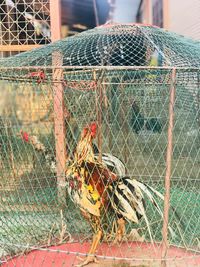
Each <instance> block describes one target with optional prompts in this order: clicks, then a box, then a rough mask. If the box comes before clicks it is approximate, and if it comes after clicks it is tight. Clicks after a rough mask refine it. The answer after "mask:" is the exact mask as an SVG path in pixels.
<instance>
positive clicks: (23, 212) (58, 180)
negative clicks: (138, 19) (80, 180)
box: [0, 26, 200, 266]
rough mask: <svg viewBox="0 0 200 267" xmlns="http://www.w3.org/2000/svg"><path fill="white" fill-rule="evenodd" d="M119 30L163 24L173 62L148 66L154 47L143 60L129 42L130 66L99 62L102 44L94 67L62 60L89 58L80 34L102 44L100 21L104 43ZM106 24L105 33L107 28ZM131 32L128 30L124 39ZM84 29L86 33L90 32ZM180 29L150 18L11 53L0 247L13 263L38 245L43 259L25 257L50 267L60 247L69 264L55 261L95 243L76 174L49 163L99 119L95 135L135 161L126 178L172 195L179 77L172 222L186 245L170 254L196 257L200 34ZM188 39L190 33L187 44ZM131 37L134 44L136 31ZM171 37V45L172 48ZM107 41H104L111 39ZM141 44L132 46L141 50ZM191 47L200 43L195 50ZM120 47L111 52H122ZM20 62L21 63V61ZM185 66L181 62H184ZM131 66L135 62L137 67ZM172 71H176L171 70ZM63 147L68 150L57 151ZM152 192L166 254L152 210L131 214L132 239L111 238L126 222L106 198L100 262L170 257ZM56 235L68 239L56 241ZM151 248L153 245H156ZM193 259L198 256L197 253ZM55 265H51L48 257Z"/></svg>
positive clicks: (2, 127)
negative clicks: (75, 188)
mask: <svg viewBox="0 0 200 267" xmlns="http://www.w3.org/2000/svg"><path fill="white" fill-rule="evenodd" d="M117 29H118V30H119V29H124V31H125V29H126V31H127V32H129V30H130V31H131V32H132V35H133V37H132V35H131V34H130V38H136V39H137V37H135V36H134V34H133V33H135V35H136V36H140V34H139V33H143V35H142V36H143V38H144V39H145V38H146V37H145V36H146V35H147V33H149V32H151V34H149V35H148V36H153V33H156V34H155V35H156V38H157V40H158V39H159V36H165V38H166V39H165V41H163V43H162V45H163V48H162V51H163V54H162V64H163V65H167V64H168V63H169V62H170V64H169V65H168V66H169V67H166V66H163V65H162V66H160V67H156V66H154V67H149V66H146V67H145V65H148V64H149V63H150V61H149V54H148V53H146V52H145V56H144V54H143V52H141V58H138V59H137V60H136V57H135V58H134V59H133V55H135V54H134V53H132V52H130V56H129V61H128V60H127V65H128V62H129V65H130V66H121V67H120V66H101V67H98V66H95V67H94V68H93V67H92V66H91V65H100V64H101V63H100V62H102V61H100V59H99V58H98V56H97V59H95V60H96V61H95V60H94V55H95V54H93V53H91V58H90V57H88V62H87V64H88V65H90V66H89V67H83V68H81V66H71V67H59V64H61V61H62V60H63V62H64V64H65V62H67V63H66V65H68V64H69V62H70V63H71V65H73V64H74V65H75V64H76V65H77V64H78V63H79V65H86V63H85V58H86V54H84V50H83V49H80V53H83V54H84V55H85V56H83V54H78V52H77V51H76V52H75V49H76V48H78V44H77V45H76V42H77V43H79V45H80V44H84V45H85V46H86V47H87V49H86V50H85V51H87V53H88V54H89V52H88V51H92V50H93V48H94V47H95V46H93V44H94V43H95V40H97V39H95V38H94V36H95V35H92V34H91V33H93V32H96V31H98V32H100V33H101V34H100V35H99V37H98V43H101V40H103V39H101V38H105V39H104V40H106V39H109V38H111V40H115V41H116V40H119V39H117V38H122V37H123V34H122V33H121V34H120V33H119V34H118V35H117V33H118V31H117ZM113 32H115V34H116V35H117V36H118V37H116V39H113V38H115V37H113V35H112V33H113ZM144 32H145V34H144ZM103 33H104V34H105V33H107V35H106V34H105V36H106V37H105V36H104V34H103ZM108 33H109V34H108ZM90 34H91V35H90ZM126 34H127V33H125V35H124V40H126V37H125V36H127V35H126ZM87 36H88V37H87ZM91 36H93V38H92V37H91ZM96 36H97V35H96ZM110 36H111V37H110ZM119 36H120V37H119ZM82 37H84V38H85V39H86V40H83V41H81V39H82ZM86 37H87V38H89V39H87V38H86ZM84 38H83V39H84ZM156 38H155V39H154V45H155V40H156ZM160 38H161V37H160ZM176 38H177V36H175V35H174V34H171V33H165V32H164V31H162V30H160V29H156V28H150V27H141V26H114V27H108V28H97V29H95V30H93V31H89V32H88V33H85V34H80V35H79V36H77V37H76V36H75V37H72V38H69V39H67V40H66V41H63V42H62V41H60V42H57V43H55V44H53V45H49V46H47V47H46V48H43V49H38V50H34V51H32V54H31V53H29V52H28V53H24V54H22V55H18V56H15V57H14V58H10V59H7V60H4V61H3V62H4V63H3V64H4V65H5V66H6V65H7V64H13V67H11V66H10V67H7V68H5V67H2V68H1V73H0V78H1V86H0V94H1V105H0V107H1V110H0V114H1V122H0V123H1V124H0V149H1V154H0V155H1V158H0V164H1V169H0V171H1V180H0V190H1V201H0V212H1V228H0V234H1V236H2V238H1V241H0V246H1V254H2V255H1V256H2V260H3V261H8V263H7V264H11V263H10V261H9V258H10V257H13V256H14V255H18V254H20V253H21V254H25V252H27V251H30V250H32V249H35V248H37V249H38V250H39V251H40V252H42V251H45V252H46V254H41V255H40V257H39V256H33V258H31V257H32V256H31V255H30V257H29V254H28V255H27V256H25V257H24V262H23V265H24V266H26V264H27V262H26V257H27V261H28V259H29V261H30V262H29V264H31V265H32V266H35V262H37V260H38V259H39V258H42V262H40V264H39V263H37V266H40V265H41V266H42V264H44V262H45V261H46V259H47V258H48V257H49V256H48V255H50V254H51V253H53V254H56V255H57V253H58V252H59V253H60V254H59V255H61V256H60V257H61V258H62V260H61V263H60V265H58V262H59V259H58V258H57V256H55V258H54V257H53V260H52V262H51V264H49V266H53V265H55V264H56V262H57V265H56V266H69V262H70V264H71V265H72V264H75V263H77V262H78V259H77V258H76V257H75V256H76V255H85V254H86V253H88V251H89V245H88V243H89V242H90V240H91V239H92V235H93V232H92V230H91V227H90V225H89V224H88V219H87V216H82V214H81V212H80V209H79V208H78V207H77V205H76V204H77V203H73V202H72V201H71V199H70V197H69V196H68V194H66V191H67V186H69V183H65V181H67V176H66V177H65V176H64V177H63V176H62V172H60V173H59V175H60V176H59V175H58V170H57V172H56V169H55V166H53V165H52V164H51V163H52V162H54V163H55V162H56V159H57V166H58V165H59V163H60V162H62V161H63V158H62V156H63V155H64V154H63V151H65V150H66V151H67V154H68V155H69V156H73V151H74V149H75V148H76V146H77V143H78V141H79V140H80V133H81V131H82V130H83V128H84V127H85V126H86V125H88V124H90V123H91V122H92V121H96V122H97V127H98V129H99V131H98V136H97V138H96V139H95V140H94V143H95V144H96V146H97V147H98V148H99V150H100V152H102V153H109V154H111V155H115V156H116V157H117V158H118V159H120V160H121V161H122V162H123V163H124V165H125V167H126V176H129V177H131V179H133V178H135V179H137V181H140V182H142V183H143V184H147V185H148V186H151V187H152V188H154V189H155V190H157V191H158V192H160V193H162V194H164V192H165V187H164V177H165V175H166V166H167V163H166V153H167V147H168V142H169V136H168V135H167V132H168V127H169V116H170V114H169V102H170V90H171V88H172V86H173V87H174V88H175V102H174V105H173V112H174V127H173V154H172V172H171V189H170V190H171V197H170V204H171V206H170V210H169V226H170V229H171V230H172V231H171V230H170V229H169V244H170V245H171V246H172V245H175V246H176V247H183V248H185V250H181V252H180V251H176V258H177V261H175V255H174V254H171V252H170V251H169V252H168V255H167V257H166V260H168V262H169V264H170V261H171V260H173V262H175V263H176V264H177V266H184V265H183V264H185V262H187V259H191V258H192V259H193V260H194V259H196V258H197V257H198V255H199V254H198V253H199V252H200V251H199V235H200V232H199V229H200V225H199V224H200V221H199V211H200V206H199V203H200V201H199V200H200V199H199V198H200V195H199V181H200V180H199V177H200V173H199V172H200V171H199V160H200V149H199V144H200V142H199V138H200V135H199V113H200V107H199V94H200V91H199V90H200V89H199V74H200V71H199V69H198V68H197V67H198V64H197V62H198V56H197V55H196V54H197V51H198V44H197V43H193V42H191V41H190V42H189V41H185V39H182V38H180V39H179V42H178V40H177V39H176ZM136 39H135V40H136ZM79 40H80V41H79ZM88 40H90V41H88ZM132 40H133V39H132ZM142 40H143V39H142ZM148 40H149V43H148ZM181 40H184V41H183V42H181ZM73 41H74V45H73V46H72V47H71V50H72V52H71V55H70V56H71V59H70V60H72V53H74V54H73V60H74V61H73V62H74V63H73V64H72V61H69V58H68V56H69V54H67V53H68V50H67V49H70V48H68V46H67V44H68V43H69V44H72V43H73ZM70 42H71V43H70ZM145 42H146V46H147V44H149V47H148V49H149V50H148V51H152V52H155V50H154V49H155V47H157V46H154V49H153V45H152V42H150V37H149V38H147V39H145ZM116 43H117V42H116ZM125 43H127V44H128V41H127V42H125ZM136 43H139V40H138V41H137V42H136V41H135V44H136ZM186 43H187V44H188V45H189V46H188V47H187V51H186V53H184V54H181V51H182V49H183V48H184V47H185V49H186V45H185V44H186ZM61 44H62V45H63V50H62V51H63V55H62V56H63V59H62V57H61V55H60V53H57V54H55V53H53V55H52V51H54V50H55V48H56V46H57V45H59V47H61ZM169 44H171V48H170V49H169V47H170V45H169ZM172 44H173V46H172ZM65 45H66V49H65V50H64V46H65ZM109 45H110V44H109ZM157 45H158V44H157ZM89 47H90V50H89ZM102 47H105V44H103V45H102ZM116 47H117V46H116ZM134 47H135V46H133V48H132V49H135V48H134ZM138 47H140V49H141V50H140V51H143V48H141V46H138ZM142 47H144V46H142ZM159 47H161V44H160V45H159ZM166 47H168V49H167V48H166ZM176 47H179V50H178V49H177V50H176ZM192 47H195V48H196V49H195V50H193V49H192ZM107 48H108V46H107ZM190 48H191V50H190V52H189V49H190ZM45 49H46V50H45ZM73 49H74V50H73ZM115 49H116V48H115ZM156 49H157V48H156ZM172 49H173V51H175V50H176V53H175V52H173V53H172V52H171V51H172ZM50 50H51V51H50ZM111 50H112V49H111ZM60 51H61V50H60ZM96 51H98V49H97V50H96ZM99 51H100V50H99ZM135 51H136V50H135ZM157 51H158V50H157ZM159 51H160V50H159ZM164 52H166V53H164ZM38 53H40V57H39V56H38V55H39V54H38ZM45 53H46V54H45ZM113 53H114V52H110V53H109V54H110V55H114V54H113ZM149 53H150V52H149ZM31 55H32V59H33V60H32V61H31V60H30V58H31ZM36 55H37V57H36ZM81 55H82V56H81ZM115 55H116V61H112V60H114V59H113V58H112V57H111V58H112V60H111V59H110V60H111V61H109V62H110V63H108V61H107V63H106V64H103V65H108V64H110V65H115V63H113V64H111V62H116V64H118V65H120V64H119V63H117V62H118V59H117V55H118V56H119V53H116V54H115ZM138 55H139V54H138ZM52 56H53V60H54V62H57V63H56V64H55V65H57V67H56V66H54V67H43V68H41V67H38V68H37V67H24V68H23V67H20V66H21V65H20V64H27V65H28V64H30V65H32V64H33V65H36V66H37V64H36V63H37V62H38V66H39V65H42V66H44V65H48V64H51V63H50V62H52ZM126 56H127V53H126ZM50 57H51V61H50ZM55 57H56V58H55ZM22 58H23V60H24V61H23V62H22ZM175 58H177V61H175ZM42 59H43V60H44V59H45V61H42ZM37 60H38V61H37ZM40 60H41V61H40ZM78 60H80V61H78ZM120 60H121V59H120ZM20 62H21V63H20ZM130 62H132V64H131V63H130ZM141 62H143V63H141ZM167 62H168V63H167ZM19 63H20V64H19ZM15 64H16V65H17V64H19V65H18V66H17V67H16V68H15V66H16V65H15ZM176 64H177V65H176ZM179 64H181V67H176V68H175V67H174V66H179ZM190 64H191V65H190ZM124 65H126V64H124ZM131 65H134V66H132V67H131ZM135 65H136V66H135ZM138 65H142V66H138ZM171 65H172V66H173V68H172V67H171ZM188 65H189V66H188ZM186 66H188V67H186ZM191 66H192V67H191ZM174 71H175V80H174V79H173V73H174ZM60 93H61V94H60ZM62 112H63V114H62ZM62 115H63V116H64V118H63V120H62ZM63 124H64V126H65V132H64V136H65V138H64V146H61V143H60V141H62V140H61V139H60V138H61V136H62V127H63ZM56 127H58V129H57V128H56ZM59 127H60V128H59ZM54 128H56V129H55V130H54ZM59 129H60V130H59ZM20 131H23V132H27V133H28V134H29V136H35V137H36V138H37V139H38V140H39V145H40V147H41V146H42V144H43V145H44V147H45V149H46V150H45V151H46V152H45V153H43V152H41V150H40V149H38V148H36V146H34V145H33V144H31V143H29V142H26V141H25V140H24V139H23V138H22V135H21V132H20ZM56 150H59V151H60V154H59V155H58V154H57V158H56ZM46 155H48V157H46ZM49 163H50V164H49ZM65 165H66V166H64V169H65V170H67V169H68V168H69V167H68V164H67V163H66V162H65ZM111 197H112V195H111ZM155 199H156V202H157V203H158V205H159V207H160V208H161V210H163V200H162V199H159V197H155ZM144 200H145V203H146V216H147V218H148V221H149V225H150V229H151V234H152V238H153V241H154V248H155V251H157V253H156V252H153V250H152V249H151V247H149V246H150V241H151V238H150V234H149V231H148V228H147V224H146V222H145V219H144V217H143V218H141V219H140V220H139V223H138V224H136V223H133V222H131V221H129V220H127V223H126V234H125V235H124V237H123V239H122V241H119V242H118V243H117V245H116V244H115V245H114V244H113V243H112V242H113V240H114V239H115V236H116V232H117V228H116V224H117V216H116V214H117V209H115V210H114V212H113V211H112V210H110V209H109V208H108V209H107V210H105V209H104V210H103V211H102V212H101V216H100V222H101V226H102V229H103V238H102V240H101V242H100V246H99V248H98V250H97V252H96V255H97V256H98V257H99V258H100V261H102V262H104V261H103V259H106V260H107V261H109V264H111V263H113V264H115V263H116V262H117V263H116V264H119V261H122V260H126V261H127V262H129V263H130V264H131V262H132V264H133V263H135V261H136V262H137V263H138V261H139V262H140V263H142V262H145V264H150V262H152V261H156V262H157V263H158V262H159V261H160V256H161V255H160V254H159V253H158V251H160V250H161V249H162V246H161V241H162V238H163V237H162V227H163V218H162V216H160V215H159V213H158V212H157V210H156V208H155V206H154V205H153V204H152V203H151V201H149V198H148V196H147V195H145V194H144ZM85 217H86V219H84V218H85ZM89 221H90V220H89ZM135 229H137V231H135ZM60 244H62V245H60ZM50 245H51V246H53V245H54V246H55V245H60V246H58V247H51V248H48V247H49V246H50ZM133 246H135V248H136V249H134V248H133ZM149 250H150V251H151V253H149V252H148V253H147V251H149ZM188 251H191V252H188ZM68 254H69V255H73V258H68V257H69V255H68ZM177 255H178V256H177ZM38 257H39V258H38ZM114 258H115V261H114V262H113V261H112V260H113V259H114ZM183 259H184V260H183ZM70 260H71V261H70ZM181 260H183V261H184V263H183V261H181ZM102 264H103V263H102ZM121 264H122V262H121ZM127 264H128V263H127ZM179 264H180V265H179ZM195 264H196V265H197V266H198V261H196V262H195ZM71 265H70V266H71ZM3 266H4V265H3ZM5 266H6V265H5ZM8 266H9V265H8ZM45 266H48V265H47V263H46V265H45ZM170 266H173V265H170ZM187 266H193V265H192V264H190V265H187ZM194 266H195V265H194Z"/></svg>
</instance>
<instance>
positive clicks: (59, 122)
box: [52, 52, 66, 205]
mask: <svg viewBox="0 0 200 267" xmlns="http://www.w3.org/2000/svg"><path fill="white" fill-rule="evenodd" d="M62 61H63V57H62V54H61V53H60V52H54V53H53V55H52V64H53V66H58V68H55V69H54V70H53V104H54V131H55V147H56V172H57V188H58V201H59V202H60V204H61V205H64V204H65V200H66V190H65V163H66V148H65V147H66V146H65V119H64V88H63V83H62V79H63V69H62V68H59V67H60V66H62Z"/></svg>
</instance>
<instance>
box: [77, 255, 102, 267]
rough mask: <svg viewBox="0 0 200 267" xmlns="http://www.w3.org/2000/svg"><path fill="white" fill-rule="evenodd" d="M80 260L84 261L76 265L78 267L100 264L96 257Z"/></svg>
mask: <svg viewBox="0 0 200 267" xmlns="http://www.w3.org/2000/svg"><path fill="white" fill-rule="evenodd" d="M79 259H81V260H83V262H82V263H80V264H78V265H75V266H76V267H82V266H85V265H87V264H89V263H91V262H95V263H98V260H97V258H96V256H94V255H93V256H87V258H86V259H85V260H84V259H82V258H80V257H79Z"/></svg>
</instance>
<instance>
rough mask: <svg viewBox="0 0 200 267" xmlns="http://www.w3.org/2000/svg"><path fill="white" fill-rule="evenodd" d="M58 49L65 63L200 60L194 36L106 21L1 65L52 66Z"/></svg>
mask: <svg viewBox="0 0 200 267" xmlns="http://www.w3.org/2000/svg"><path fill="white" fill-rule="evenodd" d="M58 51H59V52H60V53H61V54H62V56H63V65H64V66H149V65H159V66H179V67H182V66H185V67H198V66H199V61H200V55H199V54H200V53H199V51H200V44H199V42H197V41H193V40H192V39H187V38H185V37H183V36H180V35H177V34H175V33H172V32H168V31H166V30H163V29H160V28H157V27H150V26H140V25H111V26H110V25H107V26H101V27H97V28H94V29H92V30H89V31H86V32H83V33H81V34H78V35H75V36H73V37H70V38H66V39H63V40H61V41H58V42H55V43H53V44H49V45H46V46H44V47H42V48H39V49H34V50H33V51H31V52H26V53H22V54H19V55H17V56H15V57H11V58H8V59H3V60H1V66H5V67H7V66H12V67H22V66H51V65H52V55H53V53H54V52H58ZM156 61H157V62H156Z"/></svg>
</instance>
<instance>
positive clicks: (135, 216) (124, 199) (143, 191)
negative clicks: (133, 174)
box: [108, 177, 174, 242]
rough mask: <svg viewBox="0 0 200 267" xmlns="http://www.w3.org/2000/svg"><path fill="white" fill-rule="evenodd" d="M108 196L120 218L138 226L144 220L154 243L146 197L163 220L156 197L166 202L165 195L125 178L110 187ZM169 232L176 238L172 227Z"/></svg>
mask: <svg viewBox="0 0 200 267" xmlns="http://www.w3.org/2000/svg"><path fill="white" fill-rule="evenodd" d="M108 195H109V200H110V203H111V206H112V208H113V210H114V211H115V212H116V214H117V215H118V216H119V217H123V218H124V219H125V220H126V221H131V222H134V223H136V224H138V223H139V220H140V219H141V218H142V217H143V218H144V220H145V222H146V225H147V229H148V232H149V235H150V239H151V241H152V242H153V238H152V233H151V229H150V224H149V220H148V218H147V215H146V210H145V198H144V196H145V195H146V197H147V199H149V201H150V202H151V203H152V204H153V205H154V206H155V209H156V211H157V212H158V213H159V215H160V216H161V218H163V213H162V211H161V209H160V207H159V205H158V203H157V201H156V199H155V196H157V197H159V198H160V199H161V200H164V197H163V195H162V194H160V193H159V192H158V191H157V190H155V189H154V188H152V187H150V186H148V185H146V184H144V183H141V182H139V181H137V180H135V179H132V178H130V177H123V178H121V179H119V180H116V181H114V182H113V183H112V184H111V185H109V187H108ZM169 230H170V232H171V234H172V236H174V232H173V230H172V229H171V227H169Z"/></svg>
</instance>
